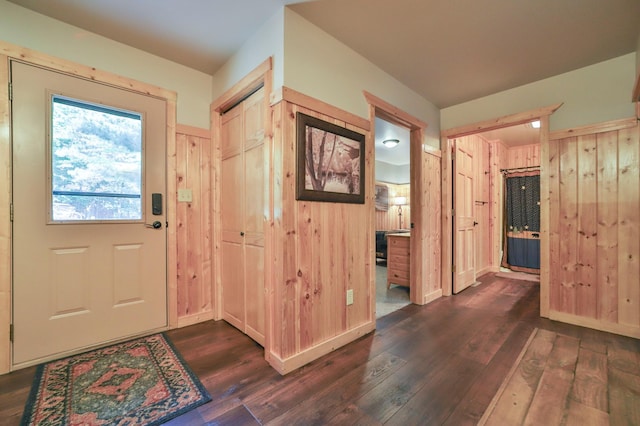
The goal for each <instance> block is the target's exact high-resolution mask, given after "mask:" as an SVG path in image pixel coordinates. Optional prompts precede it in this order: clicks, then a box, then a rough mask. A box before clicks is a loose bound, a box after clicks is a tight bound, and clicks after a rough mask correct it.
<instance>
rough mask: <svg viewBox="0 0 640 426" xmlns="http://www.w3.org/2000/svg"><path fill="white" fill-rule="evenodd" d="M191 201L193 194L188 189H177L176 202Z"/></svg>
mask: <svg viewBox="0 0 640 426" xmlns="http://www.w3.org/2000/svg"><path fill="white" fill-rule="evenodd" d="M192 201H193V194H192V192H191V190H190V189H178V202H182V203H190V202H192Z"/></svg>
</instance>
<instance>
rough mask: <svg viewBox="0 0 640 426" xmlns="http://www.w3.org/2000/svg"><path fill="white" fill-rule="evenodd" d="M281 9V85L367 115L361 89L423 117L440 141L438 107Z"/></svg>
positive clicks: (432, 141) (435, 142)
mask: <svg viewBox="0 0 640 426" xmlns="http://www.w3.org/2000/svg"><path fill="white" fill-rule="evenodd" d="M284 12H285V13H284V28H285V31H284V52H285V58H284V59H285V64H284V85H285V86H287V87H289V88H291V89H294V90H296V91H298V92H301V93H304V94H305V95H308V96H311V97H314V98H316V99H319V100H321V101H324V102H326V103H328V104H330V105H333V106H336V107H338V108H341V109H343V110H346V111H349V112H351V113H353V114H356V115H358V116H360V117H363V118H367V119H368V118H369V109H368V108H369V107H368V104H367V102H366V100H365V98H364V95H363V94H362V91H363V90H366V91H368V92H370V93H371V94H373V95H375V96H377V97H379V98H381V99H384V100H385V101H386V102H388V103H390V104H392V105H394V106H396V107H397V108H400V109H401V110H403V111H405V112H407V113H409V114H411V115H413V116H414V117H416V118H418V119H420V120H422V121H424V122H426V123H427V124H428V127H427V131H426V143H428V144H429V145H432V146H435V147H439V146H440V141H439V137H440V136H439V134H440V126H439V123H440V111H439V110H438V108H436V107H435V106H434V105H433V104H431V103H430V102H429V101H427V100H426V99H424V98H423V97H421V96H420V95H418V94H417V93H415V92H414V91H412V90H411V89H409V88H408V87H406V86H405V85H403V84H402V83H400V82H399V81H398V80H396V79H394V78H393V77H391V76H390V75H389V74H387V73H385V72H384V71H382V70H381V69H380V68H378V67H377V66H375V65H374V64H372V63H371V62H370V61H368V60H367V59H365V58H364V57H363V56H361V55H360V54H358V53H356V52H355V51H353V50H352V49H350V48H349V47H347V46H346V45H344V44H342V43H341V42H340V41H338V40H336V39H335V38H333V37H332V36H330V35H329V34H327V33H326V32H324V31H323V30H321V29H320V28H318V27H316V26H315V25H313V24H311V23H310V22H309V21H307V20H306V19H304V18H303V17H301V16H300V15H298V14H297V13H295V12H293V11H292V10H290V9H288V8H286V9H285V11H284Z"/></svg>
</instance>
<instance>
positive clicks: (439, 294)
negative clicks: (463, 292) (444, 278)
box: [423, 288, 442, 305]
mask: <svg viewBox="0 0 640 426" xmlns="http://www.w3.org/2000/svg"><path fill="white" fill-rule="evenodd" d="M441 297H442V289H441V288H439V289H437V290H436V291H432V292H431V293H429V294H426V295H425V296H424V301H423V303H424V304H425V305H426V304H427V303H431V302H433V301H434V300H436V299H439V298H441Z"/></svg>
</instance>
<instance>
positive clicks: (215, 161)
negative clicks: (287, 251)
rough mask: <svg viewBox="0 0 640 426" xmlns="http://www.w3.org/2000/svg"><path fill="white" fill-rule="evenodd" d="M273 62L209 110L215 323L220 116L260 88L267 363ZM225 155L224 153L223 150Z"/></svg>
mask: <svg viewBox="0 0 640 426" xmlns="http://www.w3.org/2000/svg"><path fill="white" fill-rule="evenodd" d="M272 68H273V59H272V58H271V57H269V58H267V59H266V60H265V61H263V62H262V63H261V64H259V65H258V66H257V67H256V68H254V69H253V70H252V71H251V72H249V74H247V75H246V76H245V77H243V78H242V79H241V80H240V81H238V82H237V83H236V84H234V85H233V86H232V87H231V88H230V89H229V90H227V91H226V92H225V93H224V94H222V95H221V96H220V97H219V98H218V99H216V100H215V101H213V102H212V103H211V106H210V114H211V142H212V143H211V149H212V152H211V159H212V167H213V170H212V173H211V179H212V181H211V188H212V191H211V194H212V200H211V201H212V206H213V216H212V217H213V230H214V231H213V236H212V239H211V244H212V252H213V271H214V273H213V294H214V295H215V296H214V297H215V302H214V306H215V308H214V311H215V312H214V318H215V319H217V320H219V319H222V316H223V308H222V240H223V235H222V231H221V230H222V220H221V214H222V207H221V198H220V188H221V183H222V180H221V179H222V175H221V166H222V158H223V152H222V151H223V149H224V148H223V147H222V145H221V141H222V134H221V128H222V117H223V116H222V115H221V113H223V112H225V111H228V110H230V109H231V108H232V107H233V106H235V105H236V104H238V103H239V102H240V101H242V99H244V98H246V97H247V96H249V95H250V94H251V93H252V92H254V91H255V90H257V89H258V88H260V87H264V100H263V102H264V112H265V114H264V129H265V130H264V135H265V138H264V168H265V171H264V172H265V175H264V176H265V185H264V186H265V187H264V202H265V204H266V206H268V208H267V217H266V226H265V232H264V287H265V307H264V308H265V336H264V348H265V358H266V359H268V358H269V356H270V353H271V352H272V351H271V348H272V345H273V343H272V336H271V330H272V327H271V324H272V317H273V314H272V305H273V299H272V294H273V274H274V271H273V264H274V262H273V256H274V254H273V253H274V251H273V245H274V237H273V235H274V233H273V220H274V219H273V217H274V215H273V211H274V199H273V187H274V179H273V155H274V153H273V150H274V146H273V145H274V144H273V134H272V116H271V115H272V113H271V107H270V102H269V100H270V98H271V92H272V85H273V71H272ZM225 152H226V150H225Z"/></svg>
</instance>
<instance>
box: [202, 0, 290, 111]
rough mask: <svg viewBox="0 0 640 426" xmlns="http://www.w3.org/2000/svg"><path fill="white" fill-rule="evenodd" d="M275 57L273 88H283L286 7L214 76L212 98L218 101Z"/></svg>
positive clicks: (261, 28)
mask: <svg viewBox="0 0 640 426" xmlns="http://www.w3.org/2000/svg"><path fill="white" fill-rule="evenodd" d="M270 56H271V57H273V88H274V89H277V88H280V87H282V85H283V75H284V61H283V56H284V8H282V9H280V10H279V11H278V13H276V14H275V15H274V16H272V17H271V18H270V19H269V20H268V21H267V22H266V23H265V24H264V25H263V26H262V27H260V28H259V29H258V30H257V31H256V33H255V34H254V35H253V36H252V37H251V38H250V39H249V40H247V41H246V42H245V43H244V45H243V46H242V48H240V50H238V52H236V53H235V54H234V55H233V57H232V58H231V59H229V60H228V61H227V62H226V63H225V64H224V65H223V66H222V67H221V68H220V69H219V70H218V71H217V72H216V74H215V75H214V76H213V83H212V91H211V94H212V99H213V100H215V99H217V98H218V97H219V96H220V95H222V94H223V93H224V92H225V91H226V90H228V89H229V88H231V87H232V86H233V85H234V84H236V83H237V82H238V81H239V80H241V79H242V78H243V77H244V76H246V75H247V74H249V73H250V72H251V71H252V70H253V69H254V68H256V67H257V66H258V65H260V64H261V63H262V62H264V61H265V60H266V59H267V58H269V57H270Z"/></svg>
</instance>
